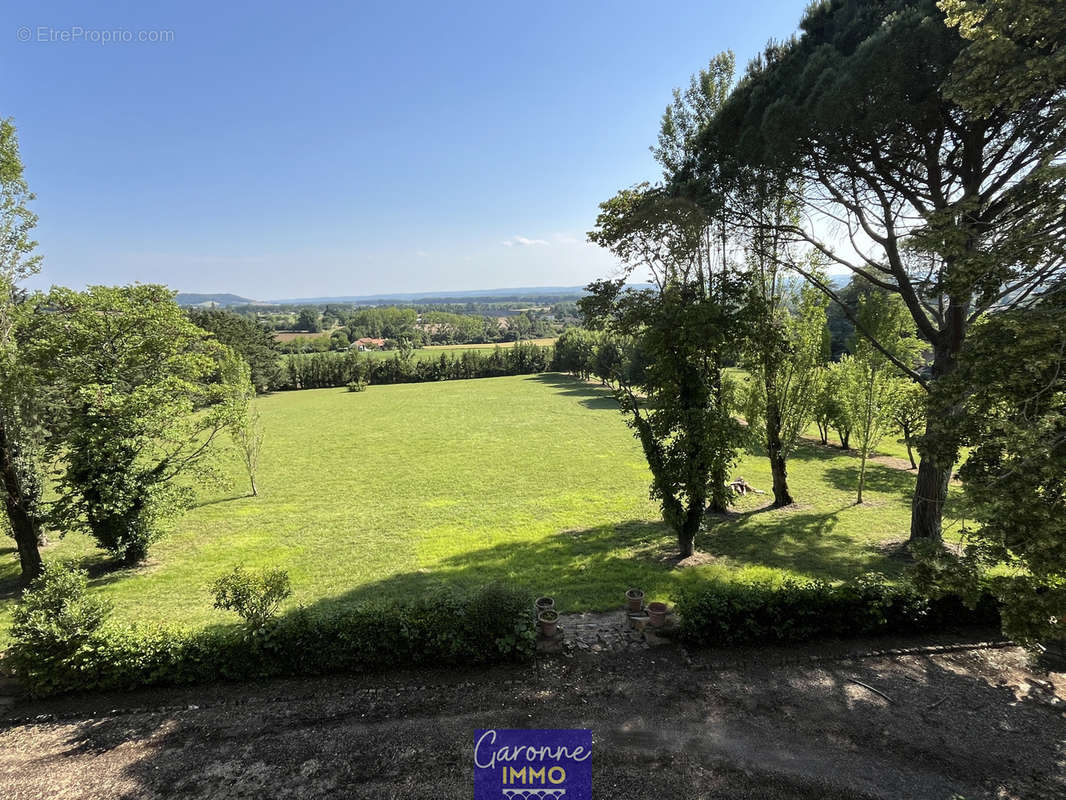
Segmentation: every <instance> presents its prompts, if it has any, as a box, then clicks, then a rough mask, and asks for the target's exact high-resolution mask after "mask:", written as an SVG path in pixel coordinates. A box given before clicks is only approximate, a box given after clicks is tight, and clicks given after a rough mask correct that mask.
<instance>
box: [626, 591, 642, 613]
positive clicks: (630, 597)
mask: <svg viewBox="0 0 1066 800" xmlns="http://www.w3.org/2000/svg"><path fill="white" fill-rule="evenodd" d="M643 608H644V592H643V591H642V590H641V589H630V590H629V591H628V592H626V610H627V611H628V612H629V613H630V614H637V613H639V612H640V611H641V609H643Z"/></svg>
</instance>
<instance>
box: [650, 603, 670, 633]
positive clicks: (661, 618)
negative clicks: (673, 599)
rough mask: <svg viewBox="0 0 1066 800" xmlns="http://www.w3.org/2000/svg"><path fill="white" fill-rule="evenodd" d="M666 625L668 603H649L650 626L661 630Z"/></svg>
mask: <svg viewBox="0 0 1066 800" xmlns="http://www.w3.org/2000/svg"><path fill="white" fill-rule="evenodd" d="M665 623H666V603H659V602H655V603H648V624H649V625H653V626H654V627H656V628H661V627H662V626H663V625H664V624H665Z"/></svg>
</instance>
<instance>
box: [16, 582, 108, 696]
mask: <svg viewBox="0 0 1066 800" xmlns="http://www.w3.org/2000/svg"><path fill="white" fill-rule="evenodd" d="M109 611H110V607H109V606H108V604H107V603H105V602H104V601H103V600H101V599H100V598H98V597H92V596H90V595H89V594H88V579H87V575H86V573H85V572H84V571H83V570H77V569H73V568H72V567H70V566H69V565H67V564H64V563H60V562H49V563H45V564H44V566H43V567H42V569H41V574H40V575H39V576H38V577H37V578H35V579H34V580H33V581H32V582H31V583H30V585H29V587H28V588H27V589H26V591H25V592H23V594H22V598H21V599H20V600H19V603H18V605H17V606H16V607H15V613H14V617H13V620H12V624H11V636H12V639H13V640H14V646H13V647H12V650H11V653H12V658H13V661H14V664H15V668H16V669H17V670H18V672H19V674H20V675H23V676H25V679H26V680H28V681H30V682H34V681H37V680H42V679H44V676H46V675H47V674H48V672H49V671H50V670H51V669H52V668H53V665H54V666H55V668H58V669H63V668H65V667H66V665H67V664H68V663H69V661H70V660H71V659H72V658H73V657H74V656H75V654H76V653H77V652H78V651H79V650H80V649H81V648H82V647H84V646H85V645H86V644H87V643H88V642H89V641H90V640H91V639H92V637H93V636H94V635H96V633H97V631H98V630H99V628H100V626H101V625H102V624H103V623H104V621H105V619H106V618H107V615H108V613H109Z"/></svg>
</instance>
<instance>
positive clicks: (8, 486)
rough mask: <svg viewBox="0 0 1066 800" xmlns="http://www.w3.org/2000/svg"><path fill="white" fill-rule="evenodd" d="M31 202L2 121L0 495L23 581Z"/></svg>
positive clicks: (36, 440) (30, 483)
mask: <svg viewBox="0 0 1066 800" xmlns="http://www.w3.org/2000/svg"><path fill="white" fill-rule="evenodd" d="M33 199H34V195H33V193H32V192H30V190H29V187H28V186H27V184H26V180H25V178H24V177H23V167H22V159H21V158H20V157H19V148H18V137H17V136H16V133H15V126H14V124H13V123H12V122H11V120H10V119H0V496H2V497H3V501H4V512H5V516H6V521H5V524H4V525H3V527H4V530H5V532H9V533H10V534H11V535H12V536H13V537H14V538H15V542H16V544H17V546H18V551H19V562H20V565H21V568H22V578H23V580H28V579H30V578H33V577H35V576H36V575H37V574H38V573H39V572H40V569H41V555H40V552H39V550H38V546H37V539H38V534H39V533H40V524H41V517H42V508H41V498H42V488H43V481H42V472H43V466H42V460H43V459H42V454H41V440H42V438H43V437H42V434H43V432H42V430H41V428H40V425H39V424H38V422H37V418H38V415H39V412H40V402H41V397H40V394H41V393H40V388H39V386H38V385H37V383H36V376H35V375H34V374H33V370H32V369H29V368H28V365H27V364H26V363H25V359H24V358H22V356H21V353H20V351H19V347H18V342H17V341H16V339H15V336H14V331H15V330H16V329H17V327H18V325H19V324H20V321H21V320H22V319H24V318H25V316H26V315H27V314H28V313H29V309H28V307H27V306H26V304H25V303H24V302H23V299H24V291H23V290H22V288H21V287H20V286H19V283H20V282H21V281H22V280H24V279H25V278H27V277H29V276H31V275H34V274H36V273H37V271H38V270H39V269H40V263H41V256H40V255H39V254H37V255H35V254H34V252H33V251H34V250H35V249H36V247H37V242H36V241H34V240H33V238H32V234H33V229H34V227H35V226H36V224H37V215H36V214H34V213H33V212H32V211H30V210H29V207H28V204H29V203H30V202H31V201H32V200H33Z"/></svg>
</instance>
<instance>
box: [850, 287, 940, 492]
mask: <svg viewBox="0 0 1066 800" xmlns="http://www.w3.org/2000/svg"><path fill="white" fill-rule="evenodd" d="M856 319H857V320H858V323H859V325H860V326H861V328H862V329H863V330H865V331H867V332H868V334H869V338H868V337H866V336H864V337H863V338H860V339H858V340H857V341H856V343H855V346H854V348H853V349H854V353H855V355H854V356H853V357H852V358H851V359H848V360H847V361H844V360H842V361H841V364H843V365H844V366H843V367H842V368H841V369H840V376H841V382H840V384H839V386H838V389H839V391H840V393H841V394H840V398H841V402H842V404H843V406H844V409H845V413H846V415H847V417H848V418H849V419H850V421H851V423H852V430H853V432H854V433H855V438H856V444H857V445H858V447H857V449H858V450H859V457H860V462H859V481H858V499H857V501H856V502H859V503H861V502H862V490H863V486H864V484H865V479H866V461H867V459H868V458H869V456H870V453H872V452H873V450H874V449H875V448H876V447H877V446H878V444H880V443H881V439H882V437H883V436H884V435H885V434H886V433H887V432H888V430H889V429H890V427H891V425H892V423H893V421H894V414H895V410H896V408H897V406H898V405H899V402H900V399H899V381H898V378H897V377H896V376H897V374H898V371H897V368H896V363H902V364H904V365H906V366H907V367H908V368H909V367H910V366H911V365H912V364H913V363H914V361H915V359H916V358H917V355H918V353H919V351H920V350H921V347H920V345H919V343H918V340H917V339H916V338H914V337H913V336H911V335H910V332H911V327H912V326H911V324H910V317H909V315H908V314H907V312H906V309H905V308H904V306H903V303H902V302H901V301H900V300H899V298H898V297H894V296H892V295H886V294H881V293H871V294H868V295H866V296H865V297H862V298H860V300H859V308H858V314H857V317H856ZM872 342H877V343H878V344H879V345H880V346H879V347H875V346H874V345H873V343H872ZM886 351H887V352H886Z"/></svg>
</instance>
